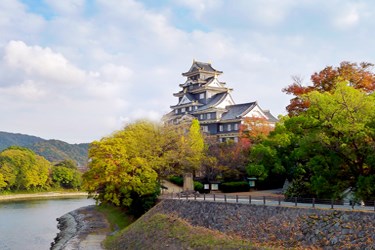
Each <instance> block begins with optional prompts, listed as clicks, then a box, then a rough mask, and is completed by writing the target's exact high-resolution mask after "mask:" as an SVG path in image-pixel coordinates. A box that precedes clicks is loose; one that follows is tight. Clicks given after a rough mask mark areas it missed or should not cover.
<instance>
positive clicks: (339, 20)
mask: <svg viewBox="0 0 375 250" xmlns="http://www.w3.org/2000/svg"><path fill="white" fill-rule="evenodd" d="M360 7H361V6H360V5H355V4H348V5H345V6H344V7H342V8H339V11H338V13H336V16H335V19H334V20H333V24H334V26H336V27H337V28H339V29H348V28H353V27H355V26H357V25H358V24H359V22H360V19H361V15H360V9H361V8H360Z"/></svg>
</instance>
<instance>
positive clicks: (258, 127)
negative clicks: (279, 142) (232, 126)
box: [239, 117, 274, 148]
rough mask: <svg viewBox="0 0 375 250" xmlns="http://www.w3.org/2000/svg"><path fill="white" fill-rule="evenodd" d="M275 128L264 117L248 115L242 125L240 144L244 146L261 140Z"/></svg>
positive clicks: (246, 146)
mask: <svg viewBox="0 0 375 250" xmlns="http://www.w3.org/2000/svg"><path fill="white" fill-rule="evenodd" d="M273 129H274V127H273V126H271V124H270V123H269V121H268V120H267V119H266V118H264V117H246V118H245V119H244V121H243V123H242V124H241V126H240V136H239V144H240V146H241V147H243V148H249V147H250V146H251V145H253V144H256V143H258V142H261V141H262V140H263V139H265V138H266V137H267V136H268V134H269V133H270V132H271V131H272V130H273Z"/></svg>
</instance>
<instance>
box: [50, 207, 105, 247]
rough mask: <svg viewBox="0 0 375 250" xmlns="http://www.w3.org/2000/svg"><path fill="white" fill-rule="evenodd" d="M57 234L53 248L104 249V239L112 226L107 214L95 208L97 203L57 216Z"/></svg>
mask: <svg viewBox="0 0 375 250" xmlns="http://www.w3.org/2000/svg"><path fill="white" fill-rule="evenodd" d="M57 221H58V225H57V228H58V229H60V232H59V233H58V234H57V236H56V238H55V239H54V242H53V243H51V249H53V250H57V249H64V250H67V249H90V250H91V249H93V250H95V249H103V248H102V246H101V243H102V241H103V240H104V239H105V237H106V236H107V234H108V233H110V226H109V223H108V221H107V219H106V218H105V216H104V215H103V214H102V213H100V212H98V211H97V210H96V209H95V205H91V206H86V207H81V208H79V209H76V210H74V211H72V212H69V213H67V214H65V215H63V216H61V217H60V218H57Z"/></svg>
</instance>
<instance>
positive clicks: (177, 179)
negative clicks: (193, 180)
mask: <svg viewBox="0 0 375 250" xmlns="http://www.w3.org/2000/svg"><path fill="white" fill-rule="evenodd" d="M169 181H170V182H172V183H174V184H176V185H178V186H180V187H182V185H183V184H184V179H183V178H182V177H181V176H171V177H170V178H169Z"/></svg>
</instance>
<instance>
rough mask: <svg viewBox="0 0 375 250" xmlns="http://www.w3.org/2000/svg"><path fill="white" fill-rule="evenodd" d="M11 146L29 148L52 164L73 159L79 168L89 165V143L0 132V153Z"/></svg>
mask: <svg viewBox="0 0 375 250" xmlns="http://www.w3.org/2000/svg"><path fill="white" fill-rule="evenodd" d="M10 146H21V147H25V148H29V149H31V150H33V151H34V152H35V153H37V154H39V155H41V156H43V157H44V158H46V159H47V160H49V161H50V162H59V161H63V160H66V159H71V160H74V161H76V162H77V164H78V166H79V167H84V166H86V165H87V159H88V148H89V143H80V144H69V143H67V142H64V141H60V140H46V139H43V138H40V137H37V136H32V135H25V134H19V133H9V132H2V131H0V151H2V150H4V149H6V148H8V147H10Z"/></svg>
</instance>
